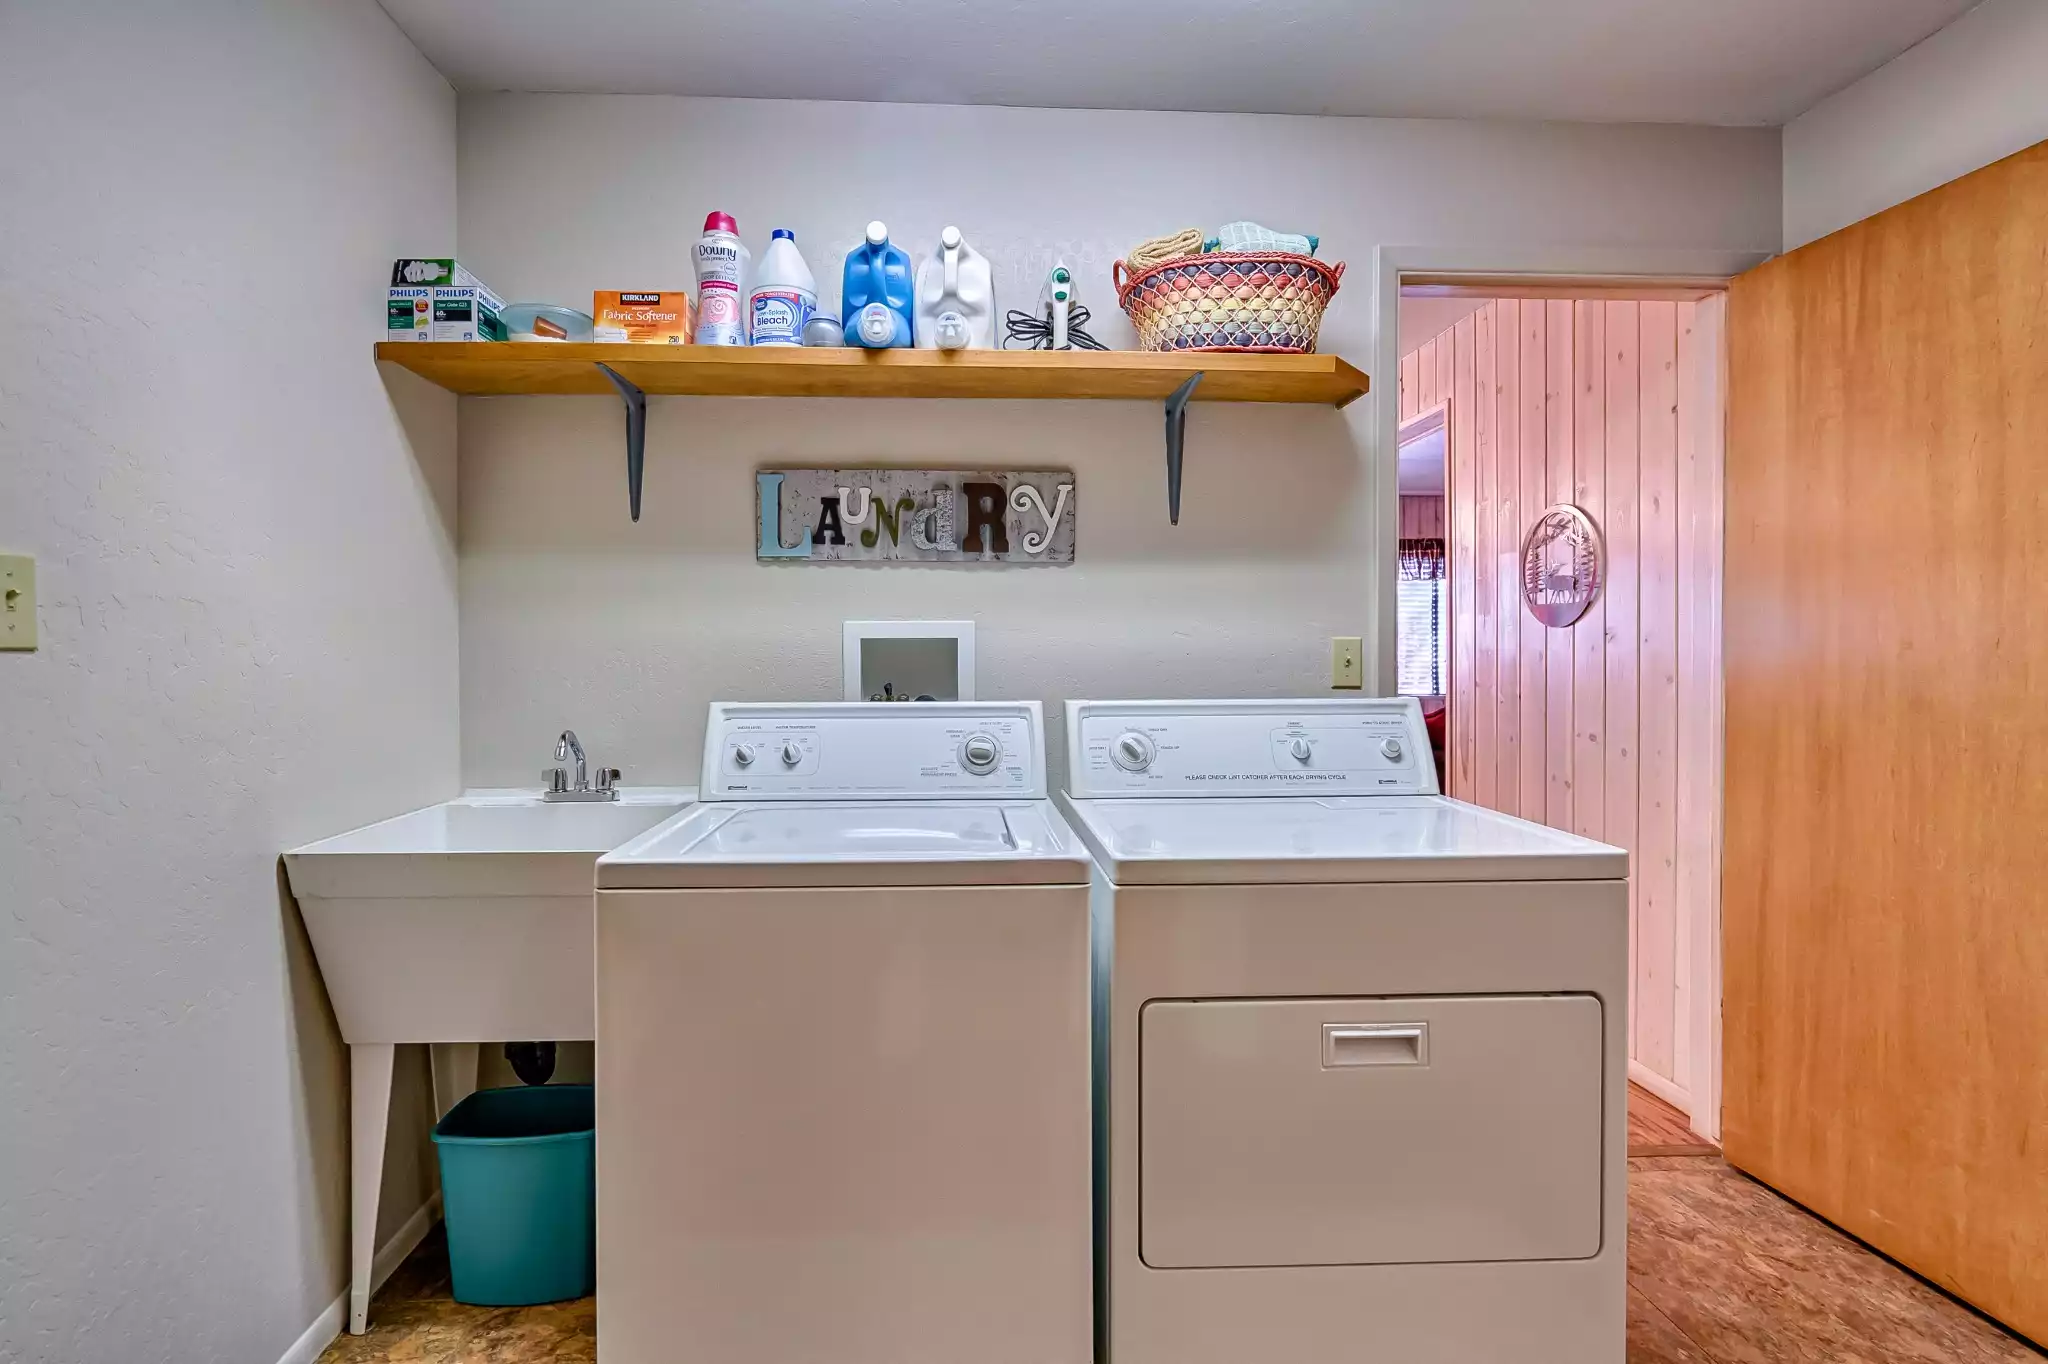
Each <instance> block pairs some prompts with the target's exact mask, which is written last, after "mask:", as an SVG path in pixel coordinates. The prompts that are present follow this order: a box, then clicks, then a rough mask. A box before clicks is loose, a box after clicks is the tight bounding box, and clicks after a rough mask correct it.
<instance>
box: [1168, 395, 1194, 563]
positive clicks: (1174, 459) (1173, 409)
mask: <svg viewBox="0 0 2048 1364" xmlns="http://www.w3.org/2000/svg"><path fill="white" fill-rule="evenodd" d="M1201 382H1202V371H1200V370H1196V371H1195V372H1194V373H1193V374H1190V375H1189V376H1188V378H1187V382H1186V383H1184V384H1182V385H1181V386H1180V387H1179V388H1176V389H1175V390H1174V391H1173V392H1172V393H1171V394H1170V395H1168V397H1167V399H1166V519H1167V520H1168V521H1170V522H1171V523H1172V524H1174V525H1176V526H1177V525H1179V524H1180V459H1181V445H1182V443H1183V442H1184V441H1185V440H1186V438H1187V430H1188V398H1189V396H1190V395H1191V394H1193V393H1194V391H1195V385H1196V384H1199V383H1201Z"/></svg>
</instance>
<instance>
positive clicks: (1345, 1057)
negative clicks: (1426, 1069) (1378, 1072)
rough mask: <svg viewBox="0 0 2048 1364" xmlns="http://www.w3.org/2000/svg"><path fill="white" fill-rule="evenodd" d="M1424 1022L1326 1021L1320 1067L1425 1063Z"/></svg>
mask: <svg viewBox="0 0 2048 1364" xmlns="http://www.w3.org/2000/svg"><path fill="white" fill-rule="evenodd" d="M1428 1064H1429V1024H1427V1023H1325V1024H1323V1069H1324V1070H1335V1069H1338V1068H1341V1067H1347V1066H1426V1065H1428Z"/></svg>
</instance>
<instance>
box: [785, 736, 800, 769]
mask: <svg viewBox="0 0 2048 1364" xmlns="http://www.w3.org/2000/svg"><path fill="white" fill-rule="evenodd" d="M803 760H804V751H803V750H802V749H801V748H798V747H797V746H796V744H795V743H794V742H791V743H786V744H784V745H783V746H782V765H783V766H784V767H795V766H796V765H797V764H798V763H800V762H802V761H803Z"/></svg>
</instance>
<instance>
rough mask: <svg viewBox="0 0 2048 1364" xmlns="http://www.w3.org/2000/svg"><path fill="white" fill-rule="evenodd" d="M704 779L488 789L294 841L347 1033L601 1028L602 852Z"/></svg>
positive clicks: (293, 860)
mask: <svg viewBox="0 0 2048 1364" xmlns="http://www.w3.org/2000/svg"><path fill="white" fill-rule="evenodd" d="M695 794H696V793H695V792H694V791H691V790H673V789H671V790H653V789H642V790H623V791H621V793H620V796H619V799H618V800H616V801H602V802H586V803H573V802H571V803H559V804H551V803H548V802H545V801H543V800H542V799H541V798H540V795H539V793H538V792H531V791H478V792H472V793H470V794H468V795H464V796H462V797H461V798H459V799H456V800H451V801H445V802H443V803H442V804H439V805H430V806H428V807H426V808H425V809H423V810H414V811H412V812H411V813H409V814H403V815H399V816H397V817H396V818H394V819H387V820H384V821H382V822H380V823H377V824H368V825H365V826H363V827H362V828H360V829H354V830H351V831H350V832H348V833H345V834H338V835H336V836H335V837H333V838H327V839H322V840H321V841H320V842H318V843H309V844H307V845H306V846H305V847H303V848H295V849H293V850H292V851H290V852H288V853H286V854H285V855H284V862H285V871H286V873H287V874H288V875H289V876H290V878H291V885H292V893H293V894H294V895H296V896H297V897H298V901H299V907H300V909H301V911H302V912H303V913H304V915H305V919H306V930H307V932H308V933H309V934H310V935H311V936H312V939H313V952H314V955H315V956H316V957H318V958H319V961H320V974H321V976H322V977H323V978H324V979H325V981H326V982H327V993H328V997H329V998H330V999H332V1000H333V1002H334V1013H335V1017H336V1019H337V1020H338V1021H339V1022H340V1024H341V1035H342V1038H343V1040H345V1041H347V1042H350V1043H352V1044H353V1043H360V1042H498V1041H519V1040H527V1039H547V1040H553V1041H571V1040H584V1039H589V1038H592V1037H594V1036H596V1007H595V987H594V984H593V979H592V971H593V964H592V962H593V959H592V954H591V940H592V927H591V924H592V920H591V904H592V901H591V895H592V885H593V879H592V873H593V868H594V866H595V864H596V862H597V859H598V857H599V856H600V855H602V854H604V853H608V852H610V851H611V850H612V849H613V848H615V847H617V846H618V845H619V844H621V843H624V842H626V841H627V840H628V839H631V838H633V837H634V836H635V835H637V834H639V833H641V832H643V831H645V830H647V829H650V828H652V827H654V826H655V825H656V824H659V823H660V822H661V821H662V820H664V819H667V818H668V817H669V816H670V815H672V814H674V813H676V812H677V811H678V810H680V809H682V808H683V807H684V806H686V805H688V804H689V803H690V801H691V800H692V799H693V798H694V797H695Z"/></svg>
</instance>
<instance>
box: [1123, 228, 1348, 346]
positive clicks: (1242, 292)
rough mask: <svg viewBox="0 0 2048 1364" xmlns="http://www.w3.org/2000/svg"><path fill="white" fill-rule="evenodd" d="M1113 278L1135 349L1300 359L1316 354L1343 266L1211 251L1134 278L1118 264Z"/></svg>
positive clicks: (1306, 258) (1161, 264)
mask: <svg viewBox="0 0 2048 1364" xmlns="http://www.w3.org/2000/svg"><path fill="white" fill-rule="evenodd" d="M1112 274H1113V275H1114V277H1115V279H1116V301H1117V302H1118V303H1119V304H1121V305H1123V310H1124V311H1125V312H1126V313H1128V314H1129V315H1130V319H1131V325H1132V326H1134V327H1136V328H1137V329H1138V348H1139V349H1140V350H1230V351H1282V352H1288V353H1292V354H1306V353H1307V352H1309V351H1312V350H1314V349H1315V348H1316V332H1317V331H1318V329H1320V328H1321V326H1322V323H1323V309H1325V308H1327V307H1329V306H1330V298H1331V296H1332V295H1334V294H1335V293H1336V292H1337V282H1338V281H1339V280H1341V279H1343V278H1344V266H1343V263H1342V262H1339V263H1338V264H1336V265H1328V264H1325V263H1324V262H1322V261H1319V260H1317V259H1316V258H1315V257H1314V256H1295V255H1284V254H1280V253H1277V252H1261V253H1239V252H1234V251H1212V252H1209V253H1208V254H1207V255H1201V256H1176V257H1175V258H1173V259H1172V260H1163V261H1160V262H1159V263H1158V264H1157V265H1152V266H1147V267H1146V268H1145V269H1143V270H1139V271H1137V272H1136V273H1132V271H1131V270H1130V268H1129V267H1128V266H1126V265H1125V264H1124V263H1123V262H1122V261H1118V262H1117V263H1116V265H1115V267H1114V269H1113V270H1112Z"/></svg>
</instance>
